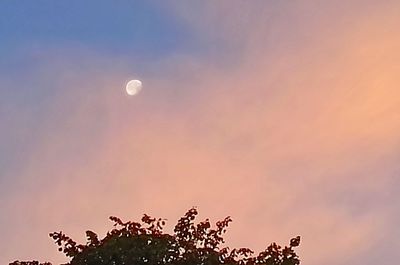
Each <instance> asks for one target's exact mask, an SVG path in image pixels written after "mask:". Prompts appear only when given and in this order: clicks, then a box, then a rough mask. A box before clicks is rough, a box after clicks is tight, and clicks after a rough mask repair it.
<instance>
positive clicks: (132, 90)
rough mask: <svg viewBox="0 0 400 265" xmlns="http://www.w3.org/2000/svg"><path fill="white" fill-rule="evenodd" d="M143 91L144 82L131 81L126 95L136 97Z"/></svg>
mask: <svg viewBox="0 0 400 265" xmlns="http://www.w3.org/2000/svg"><path fill="white" fill-rule="evenodd" d="M140 90H142V82H141V81H140V80H131V81H129V82H128V83H127V84H126V93H128V95H130V96H134V95H136V94H137V93H139V92H140Z"/></svg>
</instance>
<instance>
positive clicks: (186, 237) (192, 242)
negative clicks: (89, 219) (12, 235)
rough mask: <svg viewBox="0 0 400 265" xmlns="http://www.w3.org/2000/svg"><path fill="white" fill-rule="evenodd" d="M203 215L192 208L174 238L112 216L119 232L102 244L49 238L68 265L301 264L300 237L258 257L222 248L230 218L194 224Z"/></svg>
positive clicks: (93, 237) (93, 239)
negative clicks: (197, 217)
mask: <svg viewBox="0 0 400 265" xmlns="http://www.w3.org/2000/svg"><path fill="white" fill-rule="evenodd" d="M197 214H198V212H197V210H196V209H195V208H192V209H190V210H189V211H187V212H186V214H185V215H184V216H183V217H182V218H180V219H179V221H178V223H177V224H176V226H175V229H174V233H173V234H172V235H170V234H166V233H164V232H163V227H164V225H165V220H163V219H161V218H159V219H156V218H153V217H150V216H148V215H146V214H145V215H144V216H143V218H142V219H141V222H140V223H139V222H132V221H128V222H123V221H122V220H121V219H119V218H117V217H114V216H111V217H110V220H111V221H112V222H114V229H112V230H111V231H109V232H108V233H107V235H106V236H105V237H104V238H103V239H99V238H98V236H97V234H96V233H94V232H92V231H86V236H87V242H86V244H85V245H82V244H78V243H76V242H75V241H74V240H72V239H71V238H70V237H68V236H66V235H65V234H64V233H63V232H54V233H50V237H51V238H52V239H53V240H54V241H55V243H56V244H57V245H58V246H59V249H58V250H59V251H61V252H63V253H64V254H65V255H66V256H67V257H69V258H71V260H70V262H69V263H67V264H66V265H149V264H150V265H219V264H227V265H255V264H259V265H297V264H300V260H299V257H298V256H297V254H296V253H295V252H294V250H293V248H294V247H297V246H298V245H299V244H300V237H299V236H297V237H295V238H293V239H291V240H290V244H289V246H286V247H284V248H282V247H280V246H279V245H277V244H276V243H272V244H271V245H269V246H268V247H267V248H266V249H265V250H264V251H262V252H260V253H259V254H258V255H257V256H255V255H254V252H253V251H252V250H250V249H248V248H239V249H232V250H230V249H229V248H228V247H223V248H222V247H221V244H222V243H224V239H223V237H222V236H223V234H224V233H225V232H226V228H227V227H228V225H229V223H230V222H231V221H232V220H231V218H230V217H226V218H225V219H224V220H222V221H218V222H217V223H216V225H215V227H214V228H213V227H212V226H211V223H210V221H209V220H208V219H206V220H204V221H202V222H199V223H197V224H196V223H195V218H196V216H197ZM9 265H51V263H48V262H46V263H39V262H38V261H28V262H25V261H22V262H21V261H14V262H13V263H10V264H9Z"/></svg>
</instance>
